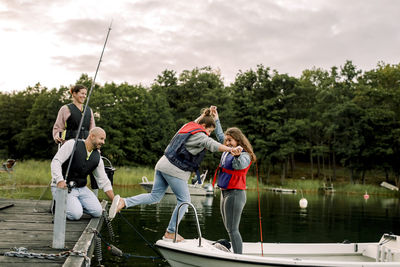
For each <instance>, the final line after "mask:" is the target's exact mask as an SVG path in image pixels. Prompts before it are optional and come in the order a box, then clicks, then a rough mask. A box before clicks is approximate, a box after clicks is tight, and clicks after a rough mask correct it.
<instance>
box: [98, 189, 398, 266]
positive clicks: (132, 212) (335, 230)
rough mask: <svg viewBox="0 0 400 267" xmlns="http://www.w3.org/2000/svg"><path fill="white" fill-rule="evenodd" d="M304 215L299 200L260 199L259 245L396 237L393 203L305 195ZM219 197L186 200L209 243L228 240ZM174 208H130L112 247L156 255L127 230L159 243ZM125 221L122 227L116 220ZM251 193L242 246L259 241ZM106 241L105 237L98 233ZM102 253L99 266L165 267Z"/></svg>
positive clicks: (189, 232) (184, 225) (184, 227)
mask: <svg viewBox="0 0 400 267" xmlns="http://www.w3.org/2000/svg"><path fill="white" fill-rule="evenodd" d="M116 191H117V192H118V193H120V194H121V196H131V195H136V194H138V193H141V192H143V191H142V190H140V189H130V190H128V189H120V191H118V189H116ZM304 197H306V199H307V200H308V207H307V209H301V208H300V207H299V200H300V199H301V194H281V193H273V192H269V191H263V192H261V193H260V200H261V213H262V232H263V240H264V242H343V241H344V240H349V241H351V242H371V241H377V240H379V238H380V237H381V235H382V234H383V233H389V232H393V233H397V234H399V233H400V209H399V199H397V198H384V197H375V196H370V198H369V199H368V200H364V198H363V196H362V195H344V194H335V195H321V194H308V195H305V196H304ZM219 202H220V194H219V192H217V193H216V195H215V196H214V197H195V196H192V203H193V204H194V205H195V207H196V209H197V213H198V216H199V222H200V226H201V231H202V235H203V237H205V238H207V239H211V240H217V239H221V238H225V239H229V237H228V235H227V233H226V231H225V228H224V226H223V223H222V220H221V216H220V211H219ZM175 205H176V200H175V197H174V196H173V195H166V196H165V197H164V199H163V200H162V201H161V202H160V203H158V204H155V205H142V206H136V207H133V208H130V209H127V210H123V211H122V215H117V217H116V218H115V220H114V221H113V228H114V232H115V234H116V241H115V242H114V244H116V245H117V246H118V247H119V248H120V249H122V250H123V251H124V252H126V253H130V254H132V255H147V256H155V255H156V254H155V253H154V252H153V251H152V250H151V248H150V247H149V246H147V245H146V243H145V242H144V241H143V239H141V238H140V236H139V235H138V234H137V233H136V232H135V231H134V230H133V229H132V226H134V227H135V228H136V229H137V230H138V231H139V232H140V233H141V234H142V235H143V236H144V237H145V238H146V239H147V240H148V241H150V242H151V243H155V242H156V241H157V240H158V239H160V238H161V237H162V236H163V234H164V232H165V229H166V227H167V225H168V222H169V220H170V216H171V213H172V211H173V209H174V207H175ZM121 216H123V217H124V218H125V219H127V220H128V221H129V222H130V224H132V226H130V225H128V224H127V223H126V221H125V220H124V219H123V218H122V217H121ZM259 225H260V224H259V218H258V205H257V192H256V191H248V192H247V203H246V206H245V209H244V211H243V215H242V220H241V224H240V232H241V234H242V238H243V240H244V241H247V242H258V241H260V231H259ZM179 233H180V234H181V235H182V236H183V237H185V238H195V237H197V230H196V224H195V219H194V212H193V211H192V210H191V209H190V210H189V212H188V213H187V214H186V215H185V218H184V219H183V220H182V222H181V224H180V226H179ZM103 234H104V235H105V236H106V235H107V231H106V230H105V229H104V230H103ZM104 250H105V249H103V258H104V259H103V264H104V265H105V266H169V265H168V263H166V262H163V261H160V260H156V261H152V260H149V259H137V258H130V259H119V258H116V257H114V256H111V255H110V254H109V253H108V252H105V251H104Z"/></svg>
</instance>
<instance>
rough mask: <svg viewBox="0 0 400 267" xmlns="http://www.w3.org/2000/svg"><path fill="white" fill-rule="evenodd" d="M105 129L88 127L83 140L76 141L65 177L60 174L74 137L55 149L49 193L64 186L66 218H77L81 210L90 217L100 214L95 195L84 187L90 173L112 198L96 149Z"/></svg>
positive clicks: (62, 171) (104, 136) (104, 137)
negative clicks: (67, 192) (65, 191)
mask: <svg viewBox="0 0 400 267" xmlns="http://www.w3.org/2000/svg"><path fill="white" fill-rule="evenodd" d="M105 139H106V132H105V131H104V130H103V129H102V128H100V127H95V128H92V129H91V130H90V132H89V136H88V138H87V139H86V140H78V141H77V144H76V149H75V152H74V155H73V158H72V162H71V166H70V170H69V173H68V178H67V179H68V180H67V181H65V179H64V177H65V175H66V172H67V168H68V163H69V160H70V157H71V154H72V151H73V147H74V143H75V140H74V139H70V140H68V141H67V142H65V144H64V145H63V146H62V147H61V148H60V149H59V150H58V152H57V154H56V155H55V156H54V158H53V160H52V161H51V176H52V187H51V192H52V194H53V197H54V198H55V197H56V196H55V193H56V189H57V187H58V188H66V187H67V185H68V189H69V194H68V198H67V219H69V220H79V219H80V218H81V217H82V215H83V212H85V213H87V214H89V215H91V216H93V217H100V216H101V215H102V207H101V205H100V202H99V200H98V199H97V197H96V195H95V194H94V193H93V192H92V191H91V190H90V189H89V188H88V187H87V186H86V184H87V176H88V174H90V173H92V172H93V174H94V177H95V179H96V181H97V184H98V186H99V188H100V189H103V190H104V192H105V193H106V195H107V197H108V198H109V199H110V200H113V199H114V191H113V189H112V185H111V182H110V180H109V179H108V177H107V174H106V172H105V170H104V163H103V160H102V159H101V156H100V152H99V149H100V148H101V146H102V145H104V143H105Z"/></svg>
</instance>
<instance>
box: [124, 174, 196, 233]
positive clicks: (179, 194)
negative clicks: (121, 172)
mask: <svg viewBox="0 0 400 267" xmlns="http://www.w3.org/2000/svg"><path fill="white" fill-rule="evenodd" d="M168 186H170V187H171V190H172V192H174V194H175V196H176V200H177V202H178V203H177V204H176V207H175V209H174V212H173V213H172V216H171V219H170V221H169V224H168V228H167V231H168V232H169V233H175V231H176V217H177V213H178V207H179V205H180V204H181V203H182V202H190V193H189V188H188V185H187V182H186V181H185V180H182V179H179V178H176V177H174V176H171V175H168V174H165V173H163V172H160V171H157V170H156V172H155V174H154V184H153V189H152V190H151V193H148V194H140V195H137V196H134V197H128V198H124V201H125V206H126V207H127V208H129V207H132V206H136V205H140V204H154V203H158V202H160V201H161V199H162V198H163V196H164V194H165V191H166V190H167V188H168ZM187 209H188V206H187V205H184V206H183V207H182V208H181V209H180V211H179V220H178V223H179V222H180V221H181V220H182V218H183V216H184V215H185V212H186V210H187Z"/></svg>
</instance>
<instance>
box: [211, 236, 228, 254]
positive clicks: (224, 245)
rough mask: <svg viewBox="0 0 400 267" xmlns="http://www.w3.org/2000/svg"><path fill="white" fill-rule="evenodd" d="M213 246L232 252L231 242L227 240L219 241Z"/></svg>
mask: <svg viewBox="0 0 400 267" xmlns="http://www.w3.org/2000/svg"><path fill="white" fill-rule="evenodd" d="M212 245H213V246H214V247H216V248H218V249H220V250H223V251H226V252H230V248H231V243H229V241H228V240H226V239H219V240H217V241H215V242H214V243H212Z"/></svg>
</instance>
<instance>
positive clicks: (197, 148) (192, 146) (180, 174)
mask: <svg viewBox="0 0 400 267" xmlns="http://www.w3.org/2000/svg"><path fill="white" fill-rule="evenodd" d="M220 145H221V144H220V143H218V142H217V141H215V140H214V139H212V138H211V137H209V136H207V135H206V134H205V133H204V132H199V133H196V134H193V135H192V136H190V137H189V138H188V140H187V141H186V149H187V150H188V151H189V153H191V154H193V155H197V154H199V153H200V152H201V151H203V149H204V148H206V149H207V150H209V151H211V152H217V151H218V147H219V146H220ZM155 170H156V171H161V172H163V173H166V174H168V175H171V176H174V177H176V178H179V179H182V180H185V181H187V180H189V178H190V175H191V172H190V171H184V170H181V169H179V168H178V167H176V166H175V165H173V164H172V163H171V162H169V160H168V159H167V157H166V156H165V155H164V156H162V157H161V158H160V159H159V160H158V162H157V164H156V167H155Z"/></svg>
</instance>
